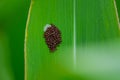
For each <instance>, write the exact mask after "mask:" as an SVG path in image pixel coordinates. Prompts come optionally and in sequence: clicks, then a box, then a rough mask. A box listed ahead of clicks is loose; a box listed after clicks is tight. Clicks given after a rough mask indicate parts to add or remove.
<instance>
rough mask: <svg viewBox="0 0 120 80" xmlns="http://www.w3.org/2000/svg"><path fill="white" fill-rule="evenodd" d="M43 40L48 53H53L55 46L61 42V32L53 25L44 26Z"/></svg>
mask: <svg viewBox="0 0 120 80" xmlns="http://www.w3.org/2000/svg"><path fill="white" fill-rule="evenodd" d="M44 38H45V42H46V44H47V46H48V48H49V50H50V52H54V51H55V50H56V48H57V46H58V45H59V44H60V43H61V42H62V39H61V32H60V30H59V29H58V28H57V27H56V26H55V25H53V24H46V26H45V27H44Z"/></svg>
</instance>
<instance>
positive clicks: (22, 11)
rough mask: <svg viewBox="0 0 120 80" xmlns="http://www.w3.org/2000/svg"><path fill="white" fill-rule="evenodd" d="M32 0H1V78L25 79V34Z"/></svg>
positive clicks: (3, 79)
mask: <svg viewBox="0 0 120 80" xmlns="http://www.w3.org/2000/svg"><path fill="white" fill-rule="evenodd" d="M29 5H30V0H0V49H1V50H0V80H24V34H25V26H26V20H27V15H28V10H29Z"/></svg>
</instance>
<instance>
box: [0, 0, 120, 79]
mask: <svg viewBox="0 0 120 80" xmlns="http://www.w3.org/2000/svg"><path fill="white" fill-rule="evenodd" d="M116 3H117V8H118V13H119V15H120V0H116ZM29 6H30V0H0V80H24V34H25V26H26V20H27V15H28V10H29Z"/></svg>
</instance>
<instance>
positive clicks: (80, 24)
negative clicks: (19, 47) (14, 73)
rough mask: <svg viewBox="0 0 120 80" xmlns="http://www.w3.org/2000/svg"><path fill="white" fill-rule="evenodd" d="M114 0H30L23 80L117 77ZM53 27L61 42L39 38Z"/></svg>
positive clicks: (119, 33)
mask: <svg viewBox="0 0 120 80" xmlns="http://www.w3.org/2000/svg"><path fill="white" fill-rule="evenodd" d="M117 16H118V14H117V9H116V3H115V1H114V0H32V1H31V6H30V9H29V14H28V21H27V25H26V37H25V80H90V79H91V80H109V79H112V80H114V79H116V80H117V79H120V77H119V74H120V65H119V60H120V57H119V56H120V54H119V53H120V51H119V47H120V41H119V40H120V39H119V37H120V31H119V23H118V21H119V19H118V17H117ZM51 23H52V24H54V25H56V26H57V27H58V28H59V29H60V31H61V33H62V43H61V44H60V45H59V47H57V50H56V51H55V52H53V53H51V52H50V51H49V48H48V47H47V45H46V43H45V39H44V37H43V36H44V27H45V25H46V24H51Z"/></svg>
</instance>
